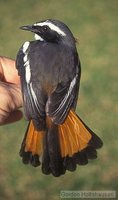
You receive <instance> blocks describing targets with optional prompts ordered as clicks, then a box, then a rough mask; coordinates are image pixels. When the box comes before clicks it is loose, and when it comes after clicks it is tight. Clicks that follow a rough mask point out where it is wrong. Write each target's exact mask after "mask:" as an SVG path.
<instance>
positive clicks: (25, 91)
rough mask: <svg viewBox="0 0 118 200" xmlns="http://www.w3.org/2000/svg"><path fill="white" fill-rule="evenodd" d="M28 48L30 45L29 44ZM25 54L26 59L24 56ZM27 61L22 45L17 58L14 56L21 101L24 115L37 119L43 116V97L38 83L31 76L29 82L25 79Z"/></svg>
mask: <svg viewBox="0 0 118 200" xmlns="http://www.w3.org/2000/svg"><path fill="white" fill-rule="evenodd" d="M29 48H30V46H29ZM26 55H27V59H26V58H25V59H24V57H25V56H26ZM27 61H28V50H27V54H26V52H24V50H23V46H22V47H21V48H20V50H19V52H18V54H17V58H16V68H17V70H18V74H19V75H20V79H21V87H22V95H23V103H24V111H25V116H26V118H27V119H28V120H30V119H34V120H35V119H36V120H37V119H38V120H39V117H40V116H41V117H44V116H45V101H46V100H45V97H44V94H43V91H42V89H41V87H40V85H39V84H38V87H37V85H36V83H35V82H33V81H32V78H31V79H30V80H29V82H27V81H26V67H27V66H26V62H27Z"/></svg>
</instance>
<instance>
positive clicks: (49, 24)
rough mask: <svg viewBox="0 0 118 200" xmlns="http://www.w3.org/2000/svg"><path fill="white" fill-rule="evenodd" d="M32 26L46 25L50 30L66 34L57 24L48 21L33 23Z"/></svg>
mask: <svg viewBox="0 0 118 200" xmlns="http://www.w3.org/2000/svg"><path fill="white" fill-rule="evenodd" d="M34 26H48V27H49V28H50V29H51V30H53V31H56V32H57V33H58V34H59V35H62V36H66V34H65V33H64V31H62V30H61V29H60V28H59V27H58V26H56V25H54V24H52V23H51V22H50V21H48V20H47V21H45V22H39V23H35V24H34Z"/></svg>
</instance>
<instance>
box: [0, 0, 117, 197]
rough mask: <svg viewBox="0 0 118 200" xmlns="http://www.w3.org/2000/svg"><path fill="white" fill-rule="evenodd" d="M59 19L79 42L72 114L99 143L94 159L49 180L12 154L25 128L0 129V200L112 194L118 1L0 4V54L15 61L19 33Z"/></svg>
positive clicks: (22, 37)
mask: <svg viewBox="0 0 118 200" xmlns="http://www.w3.org/2000/svg"><path fill="white" fill-rule="evenodd" d="M47 18H55V19H59V20H62V21H64V22H65V23H66V24H67V25H68V26H69V27H70V29H71V30H72V32H73V34H74V35H75V37H77V38H79V44H78V51H79V55H80V59H81V63H82V78H81V87H80V97H79V101H78V107H77V112H78V114H79V115H80V117H81V118H82V119H83V120H84V121H85V122H86V123H87V124H88V125H89V126H90V127H91V128H92V129H93V130H94V131H95V132H96V133H97V134H98V135H99V136H100V137H101V138H102V139H103V141H104V147H103V148H102V149H100V150H99V152H98V159H97V160H94V161H91V162H90V163H89V164H88V165H86V166H78V168H77V170H76V172H74V173H71V172H67V173H66V175H64V176H61V177H59V178H54V177H52V176H51V175H50V176H46V175H43V174H42V173H41V170H40V167H39V168H33V167H31V166H25V165H23V164H22V162H21V159H20V157H19V155H18V153H19V148H20V144H21V141H22V138H23V135H24V132H25V129H26V126H27V122H26V121H25V120H24V119H23V120H21V121H20V122H17V123H14V124H11V125H6V126H1V127H0V200H6V199H9V200H27V199H28V200H46V199H49V200H58V199H60V191H61V190H77V191H78V190H117V188H118V182H117V181H118V176H117V175H118V165H117V145H118V143H117V138H118V133H117V132H118V126H117V124H118V95H117V91H118V59H117V58H118V51H117V50H118V49H117V44H118V43H117V42H118V1H117V0H98V1H97V0H73V1H72V0H60V1H59V0H20V1H16V0H0V55H5V56H8V57H11V58H15V57H16V54H17V51H18V49H19V47H20V46H21V44H22V43H23V42H24V41H26V40H32V37H33V35H32V34H31V33H28V32H23V31H21V30H19V27H20V26H22V25H27V24H32V23H34V22H36V21H40V20H42V19H47Z"/></svg>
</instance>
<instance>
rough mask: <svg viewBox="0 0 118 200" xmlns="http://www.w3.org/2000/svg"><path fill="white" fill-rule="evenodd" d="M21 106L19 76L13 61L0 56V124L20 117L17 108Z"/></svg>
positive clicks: (20, 113) (20, 114)
mask: <svg viewBox="0 0 118 200" xmlns="http://www.w3.org/2000/svg"><path fill="white" fill-rule="evenodd" d="M21 106H22V94H21V87H20V78H19V76H18V73H17V70H16V67H15V61H14V60H12V59H9V58H5V57H1V56H0V125H3V124H8V123H12V122H15V121H18V120H20V119H21V118H22V112H21V111H20V110H18V109H19V108H20V107H21Z"/></svg>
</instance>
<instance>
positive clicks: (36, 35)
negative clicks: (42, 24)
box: [34, 34, 44, 41]
mask: <svg viewBox="0 0 118 200" xmlns="http://www.w3.org/2000/svg"><path fill="white" fill-rule="evenodd" d="M34 38H35V40H40V41H44V39H43V38H42V37H41V36H40V35H38V34H35V35H34Z"/></svg>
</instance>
